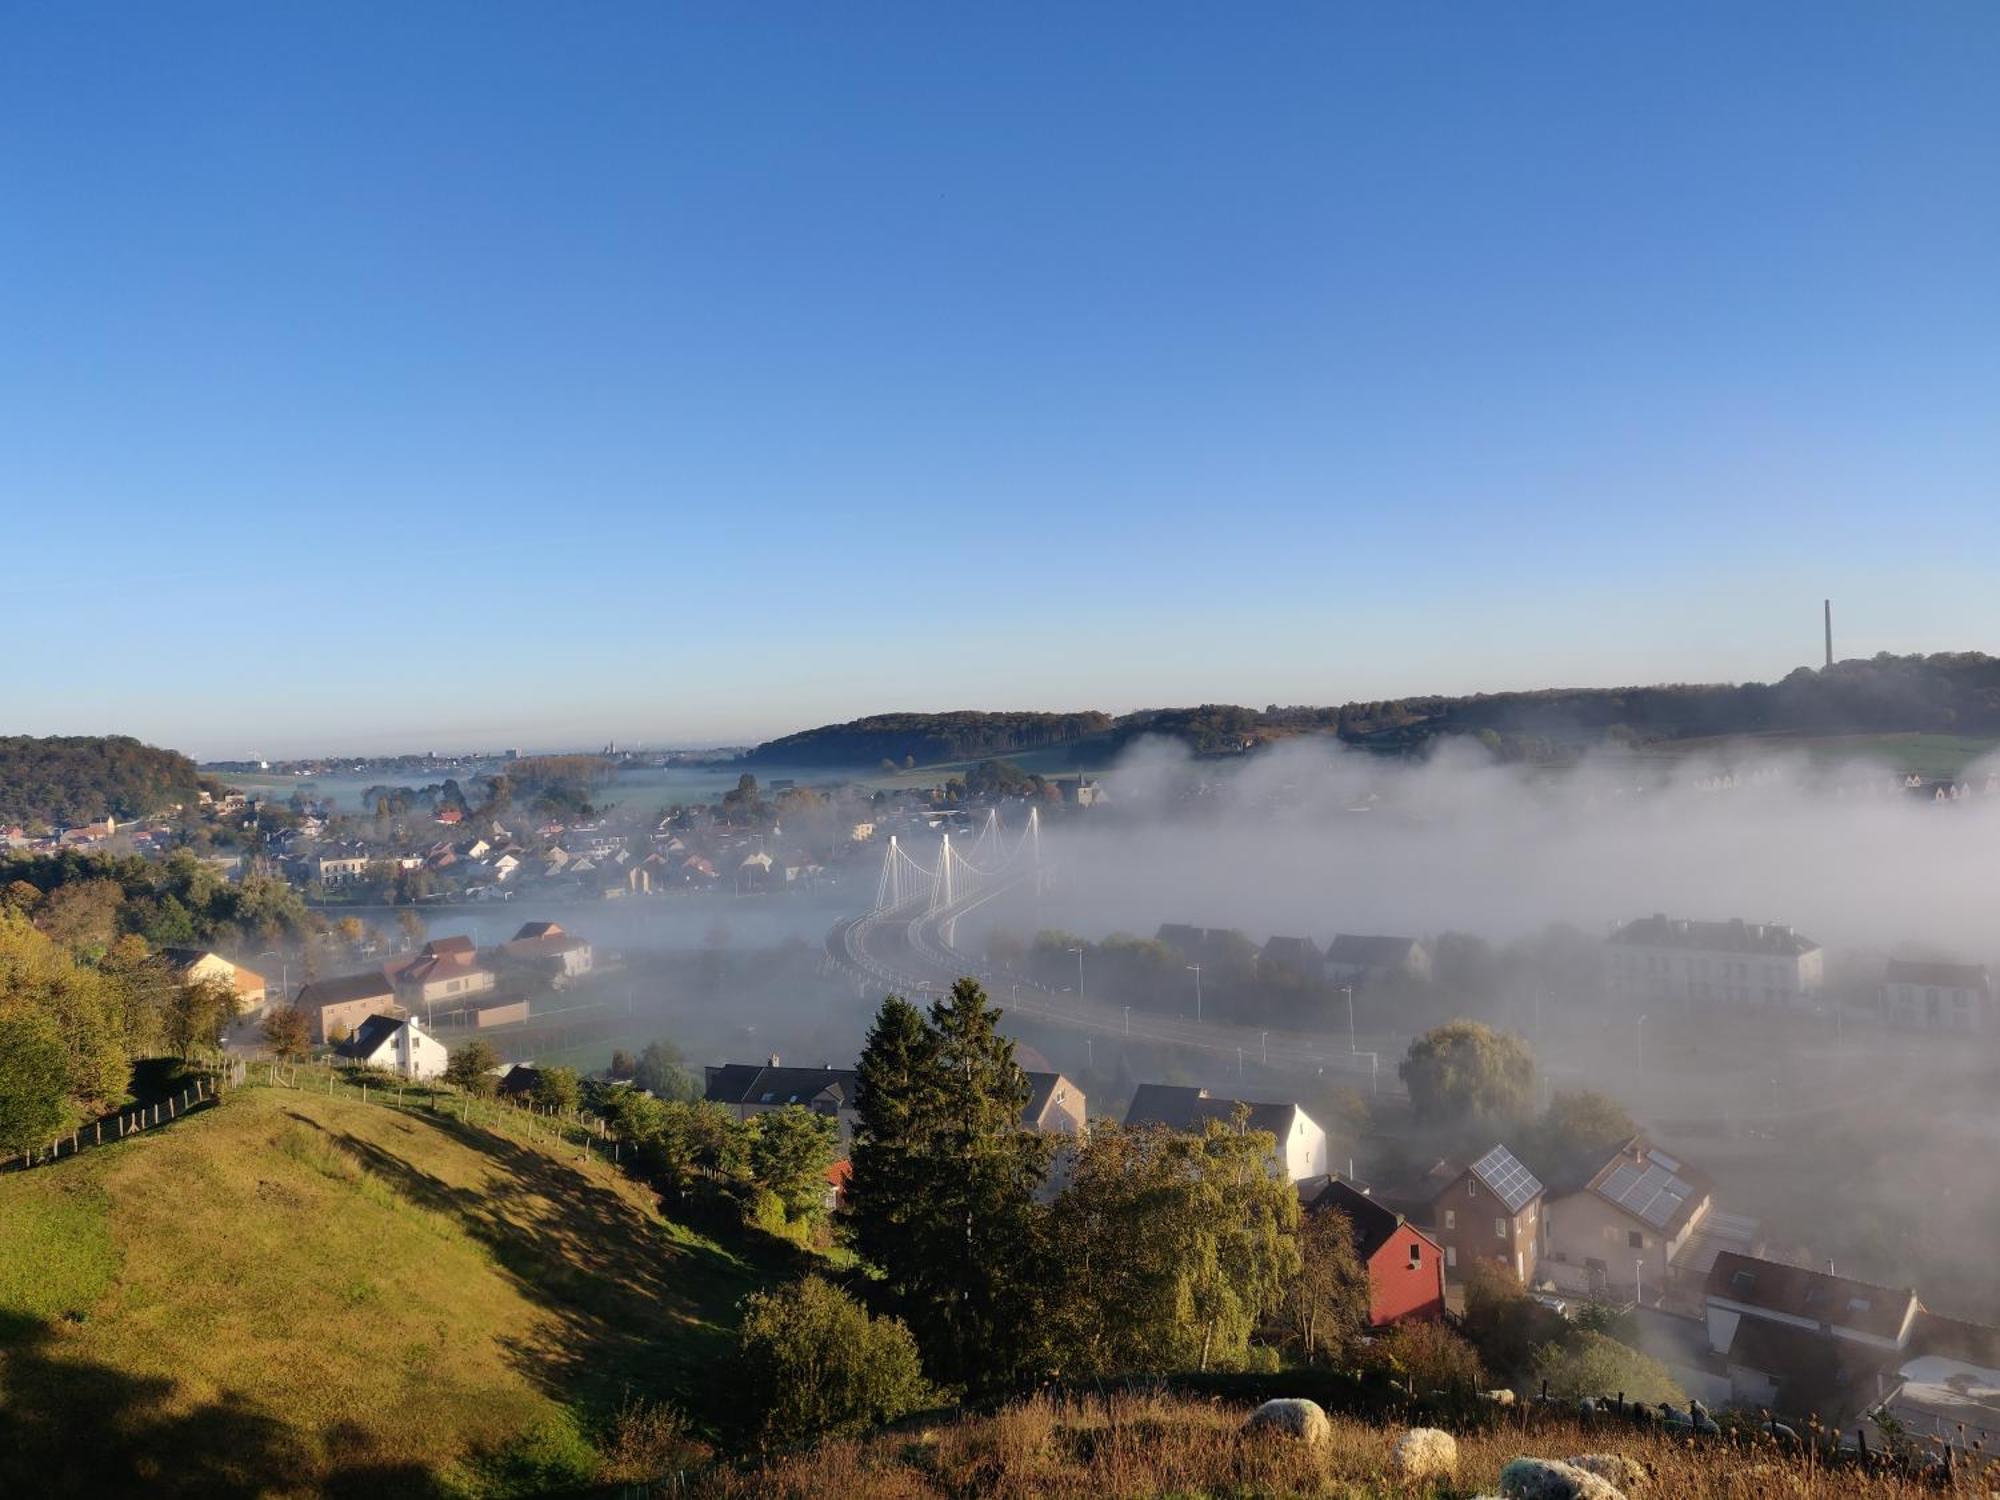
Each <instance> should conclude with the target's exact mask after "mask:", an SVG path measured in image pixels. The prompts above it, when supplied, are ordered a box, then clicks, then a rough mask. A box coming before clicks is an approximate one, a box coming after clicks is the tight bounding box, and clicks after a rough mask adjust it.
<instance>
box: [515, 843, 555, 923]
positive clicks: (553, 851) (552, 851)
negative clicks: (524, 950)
mask: <svg viewBox="0 0 2000 1500" xmlns="http://www.w3.org/2000/svg"><path fill="white" fill-rule="evenodd" d="M549 852H550V853H551V854H560V853H562V851H561V850H560V849H553V850H550V851H549ZM562 930H563V929H562V924H561V923H559V922H523V923H522V924H521V930H520V931H519V932H517V933H515V934H514V939H513V940H514V941H515V942H517V943H526V942H531V941H533V940H534V939H536V938H551V937H560V936H561V935H562Z"/></svg>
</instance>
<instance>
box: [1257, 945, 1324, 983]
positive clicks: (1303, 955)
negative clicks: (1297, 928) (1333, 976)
mask: <svg viewBox="0 0 2000 1500" xmlns="http://www.w3.org/2000/svg"><path fill="white" fill-rule="evenodd" d="M1257 957H1258V958H1259V959H1260V960H1262V961H1263V962H1264V963H1267V964H1284V965H1286V966H1287V967H1289V968H1294V969H1297V970H1299V971H1300V972H1301V973H1306V974H1309V973H1312V972H1313V971H1314V970H1316V969H1318V968H1319V966H1320V964H1321V962H1322V961H1323V958H1324V955H1323V954H1321V952H1320V951H1319V944H1318V943H1315V942H1314V941H1313V940H1312V939H1311V938H1302V937H1274V938H1272V939H1270V940H1269V941H1268V942H1266V943H1265V944H1264V946H1263V948H1262V949H1260V950H1259V951H1258V954H1257Z"/></svg>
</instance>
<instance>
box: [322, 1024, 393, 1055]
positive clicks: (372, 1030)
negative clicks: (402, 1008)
mask: <svg viewBox="0 0 2000 1500" xmlns="http://www.w3.org/2000/svg"><path fill="white" fill-rule="evenodd" d="M408 1024H409V1023H408V1022H407V1021H404V1020H401V1019H399V1018H398V1017H396V1016H370V1017H369V1018H368V1019H367V1020H365V1021H363V1022H362V1023H361V1024H360V1025H359V1026H357V1027H355V1028H354V1035H353V1036H351V1037H349V1038H348V1039H347V1040H346V1041H344V1042H342V1043H341V1044H340V1045H339V1046H338V1047H335V1048H334V1049H333V1050H334V1051H335V1052H337V1053H338V1054H339V1055H340V1056H342V1057H353V1058H367V1057H372V1056H373V1055H374V1053H375V1049H376V1048H377V1047H379V1046H381V1045H382V1044H383V1043H384V1042H386V1041H387V1040H389V1038H390V1037H392V1036H394V1035H395V1034H396V1032H397V1030H398V1029H399V1028H401V1027H403V1026H407V1025H408Z"/></svg>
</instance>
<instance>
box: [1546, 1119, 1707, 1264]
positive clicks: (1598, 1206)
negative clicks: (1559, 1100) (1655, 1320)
mask: <svg viewBox="0 0 2000 1500" xmlns="http://www.w3.org/2000/svg"><path fill="white" fill-rule="evenodd" d="M1713 1201H1714V1192H1713V1189H1712V1187H1711V1185H1710V1183H1709V1180H1708V1178H1707V1177H1706V1176H1704V1175H1703V1174H1702V1173H1700V1172H1698V1171H1696V1170H1695V1169H1694V1168H1692V1167H1690V1166H1688V1165H1687V1164H1686V1163H1685V1162H1682V1161H1681V1160H1680V1159H1679V1158H1677V1157H1673V1156H1669V1155H1668V1154H1667V1153H1666V1152H1664V1151H1661V1150H1659V1149H1658V1148H1656V1147H1653V1146H1650V1145H1648V1144H1647V1143H1646V1142H1645V1140H1644V1139H1643V1138H1641V1137H1638V1136H1635V1137H1633V1138H1632V1139H1631V1140H1629V1141H1627V1142H1626V1143H1625V1144H1624V1145H1622V1146H1620V1147H1619V1148H1618V1149H1617V1150H1616V1151H1614V1152H1613V1153H1612V1154H1611V1156H1610V1157H1609V1159H1608V1160H1606V1161H1605V1163H1604V1164H1603V1165H1602V1166H1601V1167H1599V1168H1598V1169H1597V1171H1596V1172H1595V1173H1594V1174H1593V1175H1592V1177H1591V1179H1590V1181H1589V1183H1587V1184H1586V1185H1585V1186H1584V1187H1583V1188H1582V1189H1581V1190H1580V1191H1578V1192H1574V1193H1569V1194H1566V1195H1564V1196H1563V1197H1560V1198H1557V1199H1555V1200H1554V1201H1552V1202H1551V1203H1550V1204H1549V1206H1548V1213H1547V1215H1546V1218H1547V1228H1546V1230H1545V1232H1544V1235H1543V1250H1544V1259H1543V1263H1542V1272H1543V1274H1544V1275H1545V1276H1546V1277H1547V1278H1548V1279H1549V1280H1550V1281H1551V1282H1553V1283H1554V1284H1555V1286H1556V1287H1557V1288H1558V1289H1559V1290H1561V1291H1565V1292H1570V1293H1572V1294H1574V1295H1577V1296H1592V1297H1611V1298H1617V1299H1619V1300H1624V1299H1627V1298H1639V1297H1640V1296H1641V1295H1642V1294H1643V1295H1644V1296H1645V1297H1646V1298H1648V1299H1650V1300H1652V1301H1658V1300H1659V1296H1660V1294H1661V1293H1662V1292H1664V1291H1665V1290H1667V1287H1668V1283H1669V1281H1670V1280H1671V1279H1672V1274H1673V1271H1674V1268H1675V1265H1676V1262H1678V1261H1680V1260H1681V1259H1683V1251H1684V1250H1686V1249H1687V1247H1688V1245H1689V1244H1690V1242H1691V1241H1692V1240H1693V1239H1694V1238H1695V1236H1696V1234H1697V1233H1698V1232H1699V1230H1700V1228H1701V1225H1702V1223H1703V1221H1704V1220H1705V1219H1706V1218H1707V1217H1708V1213H1709V1210H1710V1208H1711V1207H1712V1205H1713Z"/></svg>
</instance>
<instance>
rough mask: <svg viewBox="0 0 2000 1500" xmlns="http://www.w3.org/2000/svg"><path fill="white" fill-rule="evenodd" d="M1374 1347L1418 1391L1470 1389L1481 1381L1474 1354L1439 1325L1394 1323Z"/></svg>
mask: <svg viewBox="0 0 2000 1500" xmlns="http://www.w3.org/2000/svg"><path fill="white" fill-rule="evenodd" d="M1375 1348H1376V1350H1377V1351H1378V1352H1379V1353H1380V1354H1381V1355H1382V1356H1383V1357H1384V1358H1386V1359H1388V1360H1389V1361H1390V1362H1391V1364H1392V1365H1393V1366H1394V1367H1395V1368H1396V1369H1398V1370H1400V1371H1402V1372H1403V1373H1404V1374H1405V1375H1407V1376H1409V1378H1410V1384H1411V1386H1412V1387H1414V1388H1415V1389H1416V1390H1418V1391H1420V1392H1429V1391H1444V1390H1471V1389H1474V1388H1475V1387H1477V1386H1478V1385H1479V1383H1480V1382H1481V1381H1482V1380H1483V1379H1484V1378H1485V1373H1484V1371H1482V1370H1481V1369H1480V1365H1479V1354H1478V1351H1476V1350H1475V1349H1474V1348H1473V1347H1472V1345H1470V1344H1468V1343H1467V1342H1466V1341H1465V1340H1464V1339H1462V1338H1460V1337H1459V1336H1458V1335H1457V1334H1455V1333H1453V1332H1452V1331H1451V1330H1450V1329H1449V1328H1446V1327H1445V1326H1444V1325H1443V1324H1442V1323H1416V1322H1411V1323H1398V1324H1397V1325H1396V1326H1395V1327H1394V1328H1392V1329H1390V1330H1389V1332H1388V1333H1387V1334H1386V1335H1385V1336H1384V1337H1383V1338H1382V1339H1380V1340H1379V1341H1378V1342H1377V1343H1376V1345H1375Z"/></svg>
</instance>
